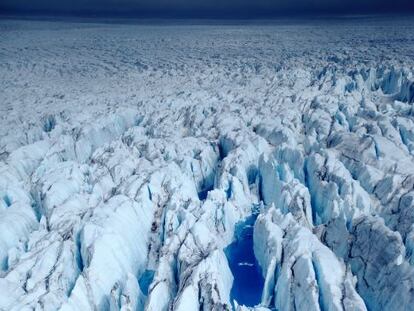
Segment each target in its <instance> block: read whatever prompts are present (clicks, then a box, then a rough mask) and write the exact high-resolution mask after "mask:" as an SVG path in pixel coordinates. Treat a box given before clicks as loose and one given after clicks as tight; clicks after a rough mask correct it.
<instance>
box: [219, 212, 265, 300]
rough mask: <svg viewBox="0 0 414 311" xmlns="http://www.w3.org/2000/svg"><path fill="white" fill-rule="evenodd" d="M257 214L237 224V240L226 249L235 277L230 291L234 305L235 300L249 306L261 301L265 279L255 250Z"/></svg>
mask: <svg viewBox="0 0 414 311" xmlns="http://www.w3.org/2000/svg"><path fill="white" fill-rule="evenodd" d="M257 216H258V214H257V213H254V214H252V215H251V216H249V217H248V218H247V219H246V220H245V221H244V222H242V223H239V224H237V225H236V232H235V240H234V241H233V243H231V244H230V245H229V246H228V247H227V248H226V249H225V254H226V256H227V260H228V262H229V266H230V270H231V272H232V273H233V277H234V281H233V287H232V289H231V292H230V299H231V302H232V305H233V301H234V300H236V301H237V303H238V304H239V305H245V306H248V307H253V306H256V305H258V304H260V302H261V296H262V291H263V285H264V279H263V276H262V273H261V269H260V266H259V263H258V262H257V260H256V257H255V256H254V251H253V226H254V223H255V221H256V218H257ZM233 308H234V305H233Z"/></svg>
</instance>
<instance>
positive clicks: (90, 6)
mask: <svg viewBox="0 0 414 311" xmlns="http://www.w3.org/2000/svg"><path fill="white" fill-rule="evenodd" d="M0 12H2V13H6V14H18V13H25V14H52V15H54V14H57V15H92V16H93V15H103V16H122V15H125V16H144V17H192V18H197V17H226V18H232V17H234V18H239V17H241V18H245V17H272V16H283V15H294V14H310V15H312V14H314V15H323V14H367V13H413V12H414V0H0Z"/></svg>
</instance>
